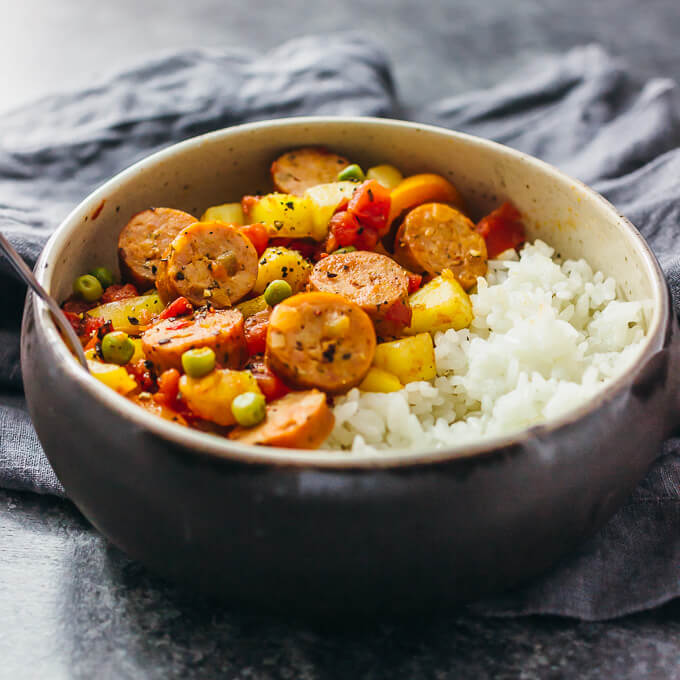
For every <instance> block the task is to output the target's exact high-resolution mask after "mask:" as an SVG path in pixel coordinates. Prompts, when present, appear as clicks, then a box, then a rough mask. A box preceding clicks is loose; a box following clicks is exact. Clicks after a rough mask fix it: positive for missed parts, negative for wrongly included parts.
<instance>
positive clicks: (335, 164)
mask: <svg viewBox="0 0 680 680" xmlns="http://www.w3.org/2000/svg"><path fill="white" fill-rule="evenodd" d="M348 165H349V161H348V160H347V159H346V158H343V157H342V156H338V155H336V154H334V153H331V152H330V151H327V150H326V149H322V148H319V147H307V148H304V149H295V150H294V151H288V152H287V153H284V154H283V156H279V158H277V159H276V160H275V161H274V162H273V163H272V167H271V173H272V179H273V180H274V186H275V187H276V190H277V191H281V192H283V193H284V194H295V195H297V196H302V194H304V193H305V190H307V189H309V188H310V187H314V186H316V185H317V184H326V183H327V182H335V181H336V180H337V178H338V173H339V172H340V170H342V169H343V168H345V167H347V166H348Z"/></svg>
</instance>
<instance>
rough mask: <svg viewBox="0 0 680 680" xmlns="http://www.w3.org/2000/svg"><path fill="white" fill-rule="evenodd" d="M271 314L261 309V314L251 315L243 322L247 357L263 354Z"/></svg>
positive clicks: (267, 310) (269, 311)
mask: <svg viewBox="0 0 680 680" xmlns="http://www.w3.org/2000/svg"><path fill="white" fill-rule="evenodd" d="M271 313H272V312H271V309H263V310H262V311H261V312H257V313H256V314H252V315H251V316H249V317H248V318H247V319H246V320H245V322H244V324H243V330H244V332H245V336H246V347H247V348H248V355H249V356H252V355H253V354H262V353H263V352H264V349H265V346H266V343H267V328H268V327H269V317H270V316H271Z"/></svg>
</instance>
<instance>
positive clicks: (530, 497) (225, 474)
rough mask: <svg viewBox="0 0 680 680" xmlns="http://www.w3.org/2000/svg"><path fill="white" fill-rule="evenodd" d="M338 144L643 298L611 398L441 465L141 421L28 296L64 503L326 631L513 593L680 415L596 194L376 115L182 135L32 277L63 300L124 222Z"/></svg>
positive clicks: (648, 275)
mask: <svg viewBox="0 0 680 680" xmlns="http://www.w3.org/2000/svg"><path fill="white" fill-rule="evenodd" d="M310 144H315V145H324V146H327V147H329V148H331V149H333V150H335V151H337V152H339V153H342V154H343V155H345V156H347V157H349V158H352V159H354V160H356V161H357V162H359V163H361V164H362V165H363V166H364V167H366V166H369V165H371V164H376V163H393V164H395V165H397V166H398V167H399V168H401V169H402V171H403V172H404V174H409V173H414V172H423V171H427V172H436V173H440V174H442V175H444V176H445V177H448V178H449V179H450V180H451V181H452V182H454V184H455V185H456V186H457V187H458V189H459V190H460V191H461V193H462V194H463V196H464V197H465V199H466V201H467V204H468V206H469V207H470V210H471V213H472V217H473V218H476V217H479V216H481V215H482V214H483V213H484V212H485V211H488V210H490V209H491V208H494V207H496V206H498V205H499V204H500V202H501V201H503V200H504V199H506V198H510V199H512V201H513V202H514V203H515V204H516V205H517V206H518V207H519V209H520V210H521V211H522V213H523V214H524V215H525V216H526V217H527V226H528V231H529V236H530V238H537V237H538V238H541V239H543V240H545V241H547V242H548V243H549V244H550V245H552V246H554V247H555V248H556V249H557V251H559V252H560V253H561V254H562V255H563V256H564V257H576V258H578V257H586V258H587V259H588V261H589V262H590V264H591V265H592V266H593V267H595V268H597V269H601V270H602V271H603V272H604V273H605V274H607V275H611V276H614V277H615V278H616V280H617V281H618V283H619V285H620V292H621V293H622V294H623V295H624V296H625V297H627V298H629V299H645V300H650V301H651V303H652V304H651V308H650V309H651V311H650V313H649V314H648V318H647V325H648V335H647V339H646V341H645V344H644V347H643V349H642V351H641V353H640V356H639V360H638V361H637V362H636V363H635V365H634V366H632V367H631V368H630V369H628V370H627V372H626V373H625V374H624V375H622V376H621V377H620V378H618V379H617V380H616V381H614V382H613V383H611V384H610V385H609V386H608V387H607V388H606V389H605V390H603V391H602V392H601V393H600V394H599V395H598V396H597V397H595V398H594V399H592V400H590V401H588V402H587V403H584V404H583V405H582V406H581V407H580V408H578V409H577V410H574V411H572V412H570V413H568V414H567V415H566V416H564V417H562V418H560V419H558V420H555V421H552V422H549V423H546V424H545V425H541V426H538V427H533V428H531V429H530V430H526V431H523V432H520V433H518V434H513V435H510V436H506V437H500V438H496V439H493V440H490V441H485V442H483V443H480V444H478V445H465V446H452V447H450V448H446V449H441V450H436V451H414V452H410V453H399V452H393V453H388V454H380V455H367V456H365V457H362V458H356V457H352V458H348V456H347V455H346V454H344V453H342V452H323V451H295V450H284V449H278V450H277V449H268V448H264V447H260V448H255V447H248V446H242V445H239V444H238V443H233V442H230V441H227V440H225V439H222V438H218V437H215V436H212V435H210V434H206V433H202V432H198V431H194V430H188V429H186V428H182V427H180V426H178V425H175V424H172V423H169V422H166V421H164V420H161V419H159V418H156V417H155V416H152V415H150V414H149V413H147V412H146V411H144V410H142V409H140V408H138V407H137V406H135V405H134V404H133V403H131V402H130V401H127V400H126V399H124V398H123V397H121V396H119V395H117V394H116V393H114V392H113V391H111V390H109V389H108V388H106V387H105V386H104V385H102V384H101V383H99V382H97V381H96V380H95V379H94V378H92V377H90V376H89V375H87V374H86V373H85V372H84V371H83V370H82V369H81V368H80V367H79V365H78V364H77V363H76V361H75V360H74V359H73V358H72V357H71V355H70V354H69V352H68V350H67V348H66V346H65V344H64V343H63V342H62V340H61V338H60V336H59V334H58V332H57V329H56V327H55V325H54V323H53V322H52V320H51V318H50V315H49V313H48V312H47V309H46V308H45V307H44V305H43V304H42V303H41V302H39V301H37V300H36V299H35V298H34V297H33V296H32V295H29V297H28V299H27V304H26V310H25V316H24V327H23V338H22V366H23V373H24V381H25V389H26V397H27V400H28V405H29V408H30V412H31V416H32V418H33V422H34V424H35V427H36V430H37V432H38V435H39V437H40V441H41V442H42V445H43V447H44V449H45V452H46V454H47V456H48V458H49V460H50V462H51V464H52V466H53V467H54V470H55V472H56V474H57V476H58V477H59V479H60V480H61V482H62V483H63V485H64V487H65V489H66V492H67V494H68V496H69V497H70V498H71V499H72V500H73V502H74V503H75V504H76V505H77V506H78V508H79V509H80V510H81V511H82V513H83V514H84V515H85V517H87V518H88V519H89V520H90V522H92V524H93V525H94V526H95V527H96V528H97V529H98V530H99V531H101V533H102V534H104V535H105V536H106V537H107V538H108V539H110V541H112V542H113V543H114V544H115V545H117V546H119V547H120V548H121V549H123V550H124V551H125V552H127V553H128V554H129V555H131V556H132V557H133V558H136V559H139V560H141V561H142V562H144V563H146V564H147V565H148V566H149V567H150V568H151V569H153V570H155V571H157V572H158V573H160V574H163V575H165V576H167V577H169V578H171V579H173V580H176V581H179V582H182V583H185V584H189V585H190V586H191V587H195V588H198V589H200V590H203V591H207V592H209V593H213V594H216V595H218V596H221V597H225V598H227V599H229V600H231V601H239V602H246V603H249V604H257V605H263V606H265V607H268V608H277V609H282V610H286V611H291V610H296V611H300V610H311V611H314V612H317V613H332V614H333V615H336V616H337V615H339V614H341V613H343V612H356V611H364V612H365V611H378V612H382V611H387V610H396V609H399V610H406V609H413V608H427V607H433V606H442V605H448V604H449V603H451V602H454V601H460V600H469V599H471V598H474V597H477V596H479V595H481V594H485V593H490V592H495V591H498V590H501V589H504V588H508V587H511V586H513V585H515V584H518V583H520V582H522V581H526V580H528V579H530V578H531V577H532V576H534V575H536V574H538V573H540V572H541V571H543V570H545V569H547V568H548V567H549V566H550V565H552V564H554V563H555V562H556V561H557V560H558V559H559V558H560V557H562V556H563V555H565V554H566V553H568V552H569V551H570V550H572V549H573V548H574V546H576V545H577V544H578V543H579V542H580V541H582V540H583V539H584V538H585V537H587V536H588V535H590V534H592V533H593V531H595V530H596V529H597V528H598V527H599V526H600V525H602V524H603V523H604V522H605V521H606V520H607V519H608V518H609V517H610V516H611V515H612V513H613V512H614V511H615V510H616V509H617V508H618V507H619V506H620V505H621V504H622V503H623V501H624V500H625V499H626V497H627V496H628V495H629V494H630V492H631V490H632V489H633V488H634V487H635V485H636V484H637V482H638V481H639V480H640V479H641V478H642V477H643V476H644V474H645V472H646V470H647V469H648V467H649V465H650V463H651V461H652V460H653V459H654V457H655V456H656V455H657V453H658V451H659V446H660V444H661V442H662V439H663V438H664V436H665V435H666V434H667V432H668V429H669V424H670V417H671V412H672V411H673V410H675V409H676V408H677V403H678V388H677V386H678V384H679V381H678V371H679V361H678V356H679V350H678V339H677V338H678V329H677V322H676V320H675V317H674V315H673V313H672V308H671V303H670V296H669V292H668V288H667V285H666V283H665V281H664V278H663V275H662V272H661V270H660V268H659V265H658V263H657V261H656V259H655V258H654V256H653V254H652V253H651V251H650V249H649V247H648V246H647V245H646V243H645V241H644V240H643V239H642V237H641V236H640V234H639V233H638V232H637V230H636V229H635V228H634V227H633V226H632V225H631V224H630V223H629V222H628V221H627V220H626V219H625V218H624V217H622V216H621V215H619V214H618V213H617V212H616V210H615V209H614V207H613V206H612V205H610V204H609V203H608V202H607V201H605V200H604V199H603V198H602V197H601V196H599V195H598V194H596V193H595V192H594V191H592V190H591V189H589V188H588V187H586V186H584V185H583V184H581V183H579V182H578V181H576V180H574V179H571V178H569V177H567V176H565V175H563V174H561V173H560V172H559V171H557V170H556V169H555V168H553V167H550V166H549V165H546V164H545V163H542V162H540V161H538V160H536V159H534V158H531V157H528V156H526V155H524V154H522V153H519V152H517V151H514V150H512V149H509V148H506V147H503V146H500V145H498V144H495V143H492V142H489V141H486V140H484V139H478V138H474V137H470V136H468V135H464V134H459V133H455V132H450V131H448V130H443V129H438V128H434V127H428V126H423V125H417V124H411V123H403V122H398V121H390V120H379V119H365V118H363V119H358V118H354V119H343V118H296V119H284V120H276V121H265V122H260V123H254V124H249V125H243V126H239V127H233V128H229V129H226V130H221V131H218V132H214V133H211V134H208V135H204V136H202V137H198V138H195V139H190V140H188V141H186V142H183V143H181V144H177V145H175V146H172V147H170V148H168V149H166V150H164V151H161V152H159V153H156V154H154V155H152V156H150V157H149V158H147V159H145V160H143V161H141V162H139V163H137V164H136V165H134V166H132V167H131V168H129V169H128V170H125V171H124V172H122V173H120V174H119V175H117V176H116V177H114V178H113V179H111V180H110V181H109V182H107V183H106V184H105V185H104V186H102V187H101V188H99V189H97V190H96V191H95V192H94V193H92V194H91V195H90V196H88V197H87V198H85V199H84V200H83V202H82V203H81V204H80V205H79V206H78V207H77V208H75V210H74V211H73V212H72V213H71V214H70V215H69V216H68V218H67V219H66V220H64V222H63V223H62V224H61V225H60V226H59V228H58V229H57V231H56V232H55V234H54V235H53V237H52V238H51V239H50V241H49V243H48V244H47V246H46V247H45V250H44V251H43V253H42V256H41V257H40V260H39V262H38V264H37V266H36V273H37V276H38V278H39V280H40V281H41V283H42V284H43V285H44V286H45V288H46V289H47V290H48V291H49V292H51V293H52V294H53V295H54V296H56V297H57V298H58V299H59V300H63V299H64V298H65V297H67V296H68V294H69V293H70V290H71V284H72V281H73V279H74V277H75V276H77V275H79V274H80V273H82V272H83V271H87V270H88V269H89V268H91V267H92V266H94V265H97V264H104V265H106V266H109V267H111V268H114V269H115V268H116V266H117V265H116V242H117V237H118V233H119V231H120V229H121V227H122V226H123V224H124V223H125V222H126V220H127V219H128V218H129V216H131V215H132V214H134V213H135V212H137V211H140V210H143V209H145V208H147V207H149V206H153V205H167V206H172V207H176V208H181V209H183V210H186V211H188V212H190V213H193V214H200V213H201V212H202V210H203V209H204V208H205V207H207V206H209V205H213V204H217V203H224V202H226V201H228V200H238V199H239V198H240V196H241V195H242V194H245V193H255V192H257V191H258V190H260V191H265V190H266V189H267V187H269V186H270V183H269V177H268V168H269V165H270V163H271V161H272V159H273V158H275V157H276V156H277V154H279V153H280V152H282V151H284V150H286V149H290V148H292V147H296V146H303V145H310Z"/></svg>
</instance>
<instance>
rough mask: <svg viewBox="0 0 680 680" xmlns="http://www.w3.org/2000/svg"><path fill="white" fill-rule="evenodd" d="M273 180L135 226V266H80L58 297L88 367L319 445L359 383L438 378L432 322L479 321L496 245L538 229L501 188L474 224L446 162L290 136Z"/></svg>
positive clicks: (210, 412) (305, 444) (260, 438)
mask: <svg viewBox="0 0 680 680" xmlns="http://www.w3.org/2000/svg"><path fill="white" fill-rule="evenodd" d="M271 176H272V182H273V189H274V190H273V191H272V192H271V193H268V194H265V195H257V196H255V195H253V196H243V197H242V199H241V201H240V202H238V203H226V204H224V205H216V206H213V207H209V208H207V210H205V212H204V213H203V215H202V216H200V218H199V217H197V216H194V215H190V214H188V213H186V212H183V211H181V210H176V209H173V208H167V207H150V208H148V209H147V210H144V211H142V212H140V213H138V214H136V215H134V216H132V218H131V219H130V220H129V222H128V223H127V224H125V225H121V226H122V230H121V232H120V237H119V240H118V257H119V263H120V272H121V277H122V281H121V282H115V281H114V275H113V274H112V272H111V271H109V270H108V269H106V268H104V267H97V268H95V269H93V270H92V271H90V272H89V273H84V274H83V275H82V276H79V277H78V278H77V279H76V281H75V282H74V285H73V295H72V296H71V297H70V298H69V299H68V300H67V301H66V302H65V303H64V304H63V310H64V312H65V313H66V315H67V317H68V318H69V320H70V322H71V323H72V325H73V327H74V328H75V330H76V332H77V333H78V335H79V336H80V338H81V341H82V343H83V346H84V349H85V353H86V356H87V358H88V363H89V366H90V369H91V372H92V374H93V375H94V376H95V377H96V378H98V379H99V380H101V381H102V382H103V383H105V384H106V385H108V386H109V387H110V388H112V389H114V390H116V391H117V392H119V393H120V394H122V395H125V396H127V397H128V398H129V399H131V400H132V401H134V402H135V403H136V404H138V405H139V407H141V408H144V409H147V410H148V411H151V412H152V413H154V414H156V415H158V416H160V417H162V418H166V419H168V420H171V421H173V422H175V423H178V424H180V425H183V426H186V427H192V428H197V429H199V430H204V431H208V432H212V433H215V434H219V435H222V436H225V437H228V438H230V439H233V440H240V441H242V442H245V443H248V444H260V445H265V446H282V447H293V448H303V449H311V448H317V447H319V446H321V445H322V444H323V442H324V441H325V440H326V438H327V437H328V435H329V434H330V432H331V430H332V429H333V425H334V415H333V411H332V405H333V401H334V399H337V398H338V396H339V395H343V394H345V393H347V392H348V391H349V390H350V389H352V388H355V387H357V388H358V389H359V390H361V391H364V392H383V393H385V392H392V391H396V390H400V389H402V388H403V387H404V385H406V384H407V383H410V382H413V381H418V380H431V379H433V378H434V377H435V356H434V346H433V340H432V335H433V334H434V333H435V332H438V331H446V330H447V329H455V330H460V329H463V328H466V327H467V326H469V324H470V322H471V321H472V316H473V313H472V305H471V302H470V298H469V296H468V292H469V291H471V289H473V288H474V287H475V286H476V284H477V280H478V277H484V276H485V274H486V272H487V261H488V259H489V258H494V257H496V256H497V255H498V254H500V253H502V252H504V251H507V250H509V249H513V248H518V247H519V246H521V245H522V243H523V242H524V240H525V235H524V227H523V224H522V220H521V216H520V214H519V213H518V211H517V210H516V209H515V208H514V206H513V205H512V204H510V203H506V204H504V205H502V206H500V207H499V208H498V209H497V210H496V211H494V212H493V213H491V214H490V215H488V216H487V217H485V218H484V219H482V220H481V221H480V222H479V223H478V224H475V223H474V222H472V221H471V220H470V218H469V217H468V215H467V214H466V212H465V206H464V202H463V199H462V197H461V196H460V194H459V193H458V191H457V190H456V188H455V187H454V186H453V185H452V184H451V183H450V182H449V181H448V180H446V179H445V178H443V177H441V176H439V175H436V174H418V175H413V176H410V177H406V178H404V177H402V174H401V173H400V171H399V170H398V169H397V168H395V167H393V166H391V165H379V166H376V167H372V168H370V169H367V171H366V172H365V173H364V170H363V169H362V168H361V167H360V166H359V165H357V164H356V163H353V162H352V160H351V159H349V158H344V157H343V156H340V155H337V154H335V153H333V152H331V151H328V150H326V149H321V148H303V149H296V150H293V151H289V152H287V153H285V154H283V155H282V156H281V157H280V158H277V159H276V160H275V161H274V162H273V163H272V166H271Z"/></svg>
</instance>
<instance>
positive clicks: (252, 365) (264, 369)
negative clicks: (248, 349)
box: [247, 356, 290, 401]
mask: <svg viewBox="0 0 680 680" xmlns="http://www.w3.org/2000/svg"><path fill="white" fill-rule="evenodd" d="M247 368H248V370H249V371H250V372H251V373H252V374H253V377H254V378H255V380H256V381H257V386H258V387H259V388H260V391H261V392H262V394H264V398H265V399H266V400H267V401H274V399H279V398H280V397H283V396H285V395H286V394H288V392H290V389H289V388H288V387H287V386H286V383H284V382H283V380H281V378H279V376H278V375H276V373H274V372H273V371H272V370H271V369H270V368H269V367H268V366H267V365H266V364H265V363H264V361H263V360H262V357H261V356H260V357H253V359H252V360H251V361H250V362H249V363H248V367H247Z"/></svg>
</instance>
